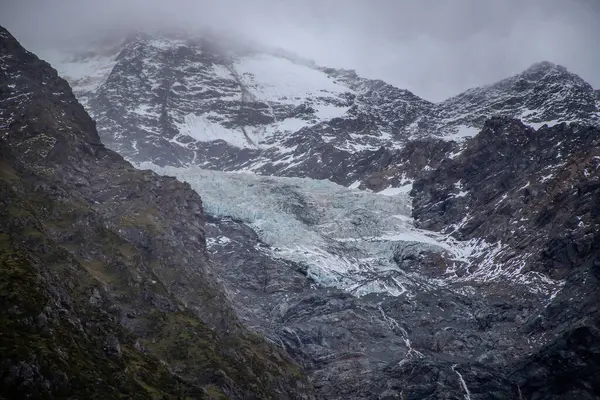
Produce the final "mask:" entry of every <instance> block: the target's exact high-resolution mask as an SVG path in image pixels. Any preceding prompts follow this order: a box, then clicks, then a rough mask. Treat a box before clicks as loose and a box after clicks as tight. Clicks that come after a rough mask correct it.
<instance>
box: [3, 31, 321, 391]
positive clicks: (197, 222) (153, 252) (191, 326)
mask: <svg viewBox="0 0 600 400" xmlns="http://www.w3.org/2000/svg"><path fill="white" fill-rule="evenodd" d="M0 66H1V68H0V104H1V106H0V165H1V168H0V261H1V267H0V287H1V290H0V303H1V307H0V309H1V311H0V349H1V352H2V360H1V361H0V397H2V398H6V399H11V398H48V399H51V398H72V397H78V398H102V399H109V398H140V399H145V398H173V399H174V398H183V397H188V398H189V397H190V396H191V397H193V398H222V397H223V396H227V397H232V398H240V397H245V398H248V397H252V398H281V399H284V398H285V399H288V398H305V399H309V398H313V397H312V395H311V389H310V386H309V383H308V381H307V380H306V379H305V378H304V377H303V376H302V375H301V372H300V371H299V369H298V367H297V366H296V365H294V363H293V362H292V361H291V360H290V358H289V357H287V356H286V355H285V354H284V353H283V352H281V351H280V350H278V349H277V348H276V347H274V346H272V345H269V344H267V343H266V342H265V341H263V340H262V339H260V338H259V337H257V336H256V335H255V334H252V333H250V332H249V331H247V330H246V329H245V328H243V327H242V325H241V323H240V322H239V321H238V320H237V318H236V317H235V313H234V310H233V309H232V306H231V303H230V302H229V301H228V300H227V297H226V295H225V293H224V291H223V288H222V286H221V285H219V284H218V282H217V278H216V277H215V273H214V271H213V270H212V268H213V267H212V266H211V265H210V262H209V260H208V257H207V251H206V243H205V224H206V216H205V215H204V213H203V210H202V201H201V199H200V197H199V196H198V195H197V194H196V193H195V192H194V191H193V190H191V188H190V187H189V185H185V184H182V183H180V182H177V181H176V180H175V179H169V178H164V177H159V176H157V175H156V174H154V173H151V172H149V171H145V172H143V171H138V170H136V169H134V168H133V167H132V166H131V165H130V164H129V163H128V162H126V161H125V160H123V158H122V157H121V156H119V155H118V154H116V153H114V152H113V151H111V150H108V149H106V148H105V147H104V145H102V143H101V142H100V138H99V137H98V134H97V132H96V128H95V123H94V121H93V120H92V119H91V118H90V117H89V116H88V114H87V113H86V112H85V110H84V108H83V107H82V106H81V105H80V104H79V103H78V102H77V100H76V99H75V97H74V95H73V93H72V91H71V89H70V87H69V85H68V84H67V82H66V81H64V80H63V79H61V78H59V77H58V75H57V73H56V71H55V70H54V69H52V68H51V67H50V66H49V65H48V64H47V63H46V62H44V61H41V60H39V59H38V58H37V57H36V56H35V55H33V54H32V53H29V52H27V51H26V50H24V49H23V48H22V47H21V46H20V45H19V44H18V42H17V41H16V40H15V39H14V38H13V37H12V36H11V35H10V34H9V33H8V32H7V31H6V30H4V29H0Z"/></svg>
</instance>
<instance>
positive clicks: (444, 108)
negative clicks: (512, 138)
mask: <svg viewBox="0 0 600 400" xmlns="http://www.w3.org/2000/svg"><path fill="white" fill-rule="evenodd" d="M119 54H120V56H119V57H118V59H117V56H116V55H113V56H110V57H105V56H103V57H95V58H94V57H91V58H89V57H88V58H87V59H84V60H80V61H79V62H75V63H65V64H61V62H60V60H57V62H56V65H57V67H58V68H59V70H62V71H63V72H64V74H65V75H66V76H67V78H68V79H69V73H71V75H73V77H72V78H70V81H71V82H72V84H73V85H74V87H75V92H76V93H77V95H78V97H79V98H80V99H81V101H82V102H83V103H84V105H86V107H87V109H88V110H89V111H90V113H91V115H92V116H93V117H94V118H95V119H96V120H97V121H98V122H99V127H100V134H101V136H102V138H103V141H105V142H106V143H107V145H108V146H109V147H111V148H113V149H116V150H117V151H119V152H120V153H121V154H123V155H124V156H125V157H126V158H128V159H130V160H132V161H134V162H144V161H152V162H154V163H155V164H157V165H160V166H167V165H168V166H200V167H203V168H209V169H216V170H225V171H233V170H249V171H253V172H256V173H259V174H264V175H277V176H307V177H313V178H317V179H330V180H332V181H334V182H337V183H341V184H343V185H346V186H349V185H351V184H353V183H354V182H355V181H356V178H355V177H354V176H351V175H350V176H348V175H344V173H343V172H341V171H342V170H345V171H352V170H354V169H359V168H360V165H362V164H364V160H366V159H368V158H370V157H373V155H374V154H376V152H377V151H380V150H381V149H382V148H384V149H386V151H388V152H390V153H393V154H400V153H402V152H403V151H404V152H406V147H407V143H409V142H411V141H414V140H427V141H431V142H434V141H436V140H443V141H451V142H455V143H456V144H455V145H453V146H454V148H453V149H451V151H449V153H447V154H445V155H444V156H448V155H449V154H452V153H455V152H457V151H460V148H462V146H463V145H464V143H463V142H464V141H465V140H467V139H468V138H470V137H472V136H474V135H475V134H477V132H478V131H479V130H480V129H481V128H482V127H483V122H484V121H485V120H486V119H487V118H488V117H489V116H491V115H503V116H510V117H516V118H520V119H522V120H523V121H524V122H526V123H528V124H530V125H532V126H534V127H536V128H537V127H541V126H542V125H544V124H548V125H553V124H556V123H559V122H563V121H567V122H579V123H582V124H593V125H598V124H600V114H599V113H598V108H597V105H596V102H597V101H596V99H595V97H596V96H597V94H596V92H595V91H594V90H593V89H592V88H591V86H589V84H587V83H585V82H584V81H583V80H581V78H579V77H578V76H577V75H575V74H572V73H570V72H568V70H566V69H565V68H564V67H560V66H557V65H556V64H553V63H549V62H541V63H537V64H534V65H532V66H531V67H530V68H528V69H526V70H525V71H524V72H522V73H521V74H517V75H515V76H513V77H511V78H507V79H505V80H502V81H499V82H497V83H494V84H491V85H487V86H483V87H479V88H473V89H469V90H467V91H466V92H464V93H462V94H459V95H457V96H454V97H451V98H450V99H447V100H445V101H442V102H439V103H431V102H428V101H426V100H423V99H421V98H420V97H418V96H416V95H414V94H413V93H411V92H410V91H407V90H404V89H399V88H396V87H394V86H392V85H389V84H387V83H385V82H383V81H380V80H370V79H364V78H361V77H359V76H358V75H357V74H356V73H355V72H354V71H352V70H337V69H332V68H324V67H318V66H316V65H314V64H312V63H310V62H307V61H306V60H302V59H300V61H298V59H297V58H295V57H290V56H289V55H286V54H283V55H282V54H281V53H277V52H269V51H266V50H265V49H261V48H260V47H252V46H249V47H244V46H238V47H236V48H233V49H228V48H226V47H225V48H220V47H219V44H218V43H216V42H211V41H210V40H206V39H202V38H200V39H186V38H185V36H178V37H177V38H175V39H169V38H168V37H167V38H165V37H162V36H145V37H140V36H136V37H134V38H133V39H132V40H130V41H129V42H128V44H127V45H126V46H125V47H121V48H119ZM166 60H168V62H167V61H166ZM90 69H91V70H92V71H94V72H92V73H91V74H90V73H89V70H90ZM536 69H537V70H538V72H539V71H546V72H545V73H544V74H543V75H540V74H539V73H538V74H536V73H535V70H536ZM82 72H85V73H87V75H86V74H83V76H89V75H92V76H93V78H92V81H91V82H90V81H86V80H85V79H84V78H81V77H80V76H81V75H82ZM140 74H141V75H140ZM124 132H127V134H126V135H125V134H124ZM431 146H437V145H433V143H432V144H431ZM321 154H327V155H328V156H327V157H326V158H323V157H321V156H320V155H321ZM398 157H402V156H400V155H399V156H398ZM435 157H437V156H434V158H435ZM341 160H345V161H344V163H346V165H345V166H344V167H343V168H342V167H341V165H340V162H341ZM399 170H402V171H401V172H400V174H399V176H396V177H395V178H394V179H395V180H398V179H399V178H400V176H407V177H408V178H409V179H414V178H415V176H414V175H413V173H412V172H411V171H414V170H415V168H414V167H413V166H410V165H407V166H406V167H401V168H399ZM359 179H360V178H359ZM359 184H360V185H361V187H363V188H366V187H370V188H374V189H377V190H380V189H379V188H381V189H383V188H385V187H386V186H387V185H388V184H383V185H379V186H372V185H369V184H368V183H367V182H366V181H365V180H364V179H360V182H359ZM389 184H393V182H390V183H389Z"/></svg>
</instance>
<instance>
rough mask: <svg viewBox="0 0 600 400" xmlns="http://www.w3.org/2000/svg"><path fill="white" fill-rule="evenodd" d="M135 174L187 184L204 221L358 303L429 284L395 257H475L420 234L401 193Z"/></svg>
mask: <svg viewBox="0 0 600 400" xmlns="http://www.w3.org/2000/svg"><path fill="white" fill-rule="evenodd" d="M138 167H139V168H143V169H152V170H154V171H155V172H157V173H159V174H161V175H169V176H175V177H176V178H178V179H179V180H181V181H186V182H188V183H189V184H190V185H191V186H192V188H194V189H195V190H196V191H197V192H198V193H199V194H200V196H201V197H202V200H203V202H204V208H205V211H206V213H207V214H210V215H213V216H215V217H221V218H227V217H230V218H232V219H236V220H239V221H242V222H244V223H246V224H247V225H249V226H251V227H252V228H253V229H254V230H255V231H256V232H257V233H258V235H259V237H260V238H261V240H262V241H263V242H265V243H266V244H268V245H269V246H270V250H269V251H270V252H271V253H272V256H273V257H278V258H283V259H287V260H290V261H293V262H296V263H298V264H300V265H302V266H304V267H305V268H306V270H307V274H308V275H309V276H310V277H311V278H312V279H314V280H315V281H316V282H317V283H318V284H320V285H323V286H333V287H338V288H341V289H345V290H348V291H349V292H351V293H353V294H355V295H358V296H361V295H365V294H368V293H377V292H381V293H387V294H391V295H394V296H397V295H400V294H403V293H407V295H410V291H411V290H410V289H411V286H413V285H417V284H418V285H420V286H422V285H424V284H427V283H425V280H423V279H422V277H420V276H419V275H417V274H414V273H407V272H404V271H402V270H401V269H400V268H399V267H398V266H397V264H396V263H395V262H394V260H393V256H394V254H395V253H397V252H398V251H402V252H403V254H407V252H416V253H418V252H420V251H423V250H429V251H432V252H437V253H445V254H447V256H448V257H449V258H451V259H456V260H460V259H465V257H468V255H469V253H470V251H471V249H470V248H469V246H467V245H466V244H465V245H461V244H460V243H457V242H453V241H451V240H449V239H448V238H443V237H441V236H439V235H437V234H435V233H432V232H428V231H423V230H419V229H417V228H415V227H414V226H413V224H412V219H411V217H410V214H411V207H410V204H411V201H410V197H409V196H408V194H407V193H403V192H402V191H396V193H395V194H394V195H391V196H390V195H384V194H376V193H371V192H366V191H361V190H356V189H349V188H346V187H344V186H340V185H337V184H335V183H332V182H330V181H327V180H315V179H309V178H281V177H268V176H260V175H255V174H252V173H245V172H219V171H211V170H204V169H201V168H195V167H192V168H175V167H164V168H163V167H158V166H156V165H154V164H149V163H142V164H139V165H138ZM217 240H218V238H217ZM209 245H210V243H209Z"/></svg>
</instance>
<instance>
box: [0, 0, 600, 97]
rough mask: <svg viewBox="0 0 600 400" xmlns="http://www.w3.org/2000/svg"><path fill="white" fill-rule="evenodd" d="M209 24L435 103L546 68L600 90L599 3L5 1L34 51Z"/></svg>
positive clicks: (12, 23) (6, 17)
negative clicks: (100, 36)
mask: <svg viewBox="0 0 600 400" xmlns="http://www.w3.org/2000/svg"><path fill="white" fill-rule="evenodd" d="M158 23H168V24H172V25H177V26H182V27H186V28H198V27H202V26H207V25H208V26H211V27H215V28H218V29H221V30H226V31H231V32H234V33H238V34H243V35H244V36H245V37H248V38H252V39H255V40H257V41H259V42H263V43H265V44H267V45H275V46H279V47H283V48H285V49H288V50H290V51H293V52H296V53H298V54H299V55H301V56H304V57H307V58H311V59H314V60H315V61H316V62H317V63H319V64H322V65H327V66H332V67H344V68H353V69H356V70H357V72H358V73H359V74H361V75H363V76H366V77H370V78H380V79H384V80H386V81H388V82H390V83H393V84H395V85H397V86H399V87H402V88H406V89H409V90H411V91H413V92H414V93H415V94H417V95H419V96H421V97H424V98H426V99H428V100H432V101H439V100H443V99H444V98H446V97H449V96H452V95H455V94H458V93H459V92H461V91H463V90H465V89H467V88H469V87H473V86H477V85H481V84H487V83H492V82H494V81H496V80H499V79H502V78H505V77H507V76H510V75H512V74H515V73H517V72H519V71H521V70H522V69H524V68H526V67H527V66H529V65H530V64H532V63H534V62H537V61H542V60H548V61H553V62H556V63H559V64H562V65H564V66H566V67H567V68H568V69H570V70H571V71H573V72H576V73H578V74H579V75H581V76H582V77H583V78H584V79H586V80H587V81H588V82H590V83H591V84H592V85H593V86H594V87H595V88H600V46H598V44H597V43H598V42H599V41H600V0H93V1H92V0H89V1H88V0H0V24H2V25H3V26H5V27H6V28H8V29H9V30H11V31H12V32H13V34H14V35H15V36H17V38H18V39H19V40H21V42H22V43H23V44H24V45H25V46H27V47H29V48H30V49H32V50H34V51H36V50H39V49H41V48H43V47H45V46H48V45H49V44H51V43H52V42H53V41H56V40H58V38H65V37H71V38H72V37H81V36H82V35H84V34H85V33H88V34H92V33H93V35H96V32H98V30H102V29H111V30H114V29H117V28H118V27H124V26H136V27H138V26H144V25H156V24H158Z"/></svg>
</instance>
